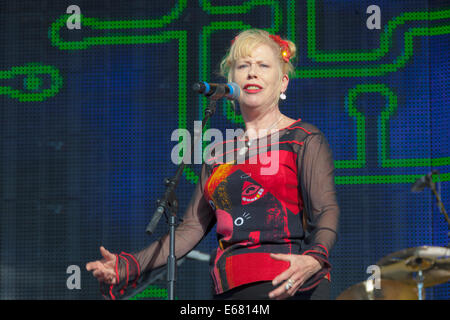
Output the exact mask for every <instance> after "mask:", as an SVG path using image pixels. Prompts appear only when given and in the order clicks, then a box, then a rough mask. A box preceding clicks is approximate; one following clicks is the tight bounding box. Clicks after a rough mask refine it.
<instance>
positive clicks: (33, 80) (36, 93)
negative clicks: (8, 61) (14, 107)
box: [0, 63, 63, 102]
mask: <svg viewBox="0 0 450 320" xmlns="http://www.w3.org/2000/svg"><path fill="white" fill-rule="evenodd" d="M23 76H24V77H25V78H24V80H23V86H24V89H25V90H19V89H14V88H12V87H10V86H0V94H3V95H7V96H9V97H10V98H12V99H17V100H18V101H19V102H38V101H44V100H45V99H47V98H49V97H53V96H54V95H56V94H57V93H58V92H59V91H60V90H61V88H62V85H63V78H62V76H61V75H60V73H59V70H58V69H57V68H55V67H53V66H46V65H42V64H40V63H29V64H26V65H24V66H16V67H11V69H10V70H7V71H0V79H3V80H7V79H14V78H17V77H23ZM39 76H49V77H50V81H51V84H50V87H49V88H47V89H43V90H42V91H40V89H41V87H42V80H41V78H40V77H39ZM29 91H31V92H29Z"/></svg>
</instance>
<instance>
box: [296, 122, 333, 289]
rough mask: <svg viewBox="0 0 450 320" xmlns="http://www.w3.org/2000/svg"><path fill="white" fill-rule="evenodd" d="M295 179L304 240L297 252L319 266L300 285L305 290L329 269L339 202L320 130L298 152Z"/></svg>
mask: <svg viewBox="0 0 450 320" xmlns="http://www.w3.org/2000/svg"><path fill="white" fill-rule="evenodd" d="M299 157H300V158H299V161H298V166H299V168H298V169H299V170H298V172H299V181H300V188H301V194H302V199H303V224H304V229H305V240H304V242H303V247H302V251H301V254H306V255H310V256H312V257H314V258H315V259H316V260H318V261H319V262H320V264H321V266H322V269H321V270H319V271H318V272H317V273H316V274H314V275H313V276H312V277H311V278H310V279H308V280H307V281H306V282H305V283H304V284H303V286H302V288H301V289H300V290H301V291H302V290H303V291H304V290H309V289H311V288H312V287H314V286H315V285H316V284H318V283H319V281H320V280H322V278H323V277H324V276H325V275H326V274H328V273H329V271H330V270H331V264H330V262H329V260H328V257H329V252H330V250H331V249H332V248H333V246H334V244H335V242H336V240H337V232H338V221H339V215H340V210H339V205H338V203H337V198H336V191H335V184H334V162H333V156H332V152H331V149H330V147H329V144H328V141H327V139H326V138H325V136H324V135H323V134H322V133H321V132H320V131H318V130H317V131H312V132H311V134H310V135H309V136H308V137H306V139H305V140H304V145H303V148H301V151H300V154H299Z"/></svg>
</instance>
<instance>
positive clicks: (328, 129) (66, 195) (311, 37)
mask: <svg viewBox="0 0 450 320" xmlns="http://www.w3.org/2000/svg"><path fill="white" fill-rule="evenodd" d="M73 4H75V5H77V6H78V7H79V8H80V9H81V14H82V23H81V29H80V30H76V29H75V30H70V29H68V27H67V25H66V22H67V19H68V15H67V14H66V10H67V8H68V7H69V5H73ZM370 5H377V6H378V7H379V9H380V17H381V26H380V29H369V28H368V27H367V25H366V21H367V20H368V19H369V18H370V16H371V15H372V14H371V13H366V10H367V8H368V7H369V6H370ZM249 27H256V28H264V29H266V30H268V31H270V32H271V33H275V34H280V35H282V36H283V37H287V38H289V39H291V40H293V41H294V42H295V43H296V44H297V46H298V53H299V57H298V61H297V64H296V75H295V76H294V77H292V78H291V81H290V85H289V88H288V91H287V100H286V101H284V102H282V104H281V106H280V107H281V110H282V112H284V113H286V114H287V115H288V116H290V117H293V118H296V119H298V118H302V119H303V120H304V121H307V122H310V123H313V124H315V125H316V126H318V127H319V128H320V129H321V130H322V131H323V132H324V133H325V135H326V136H327V138H328V140H329V142H330V144H331V147H332V150H333V155H334V159H335V164H336V185H337V192H338V200H339V203H340V207H341V212H342V213H341V220H340V233H339V239H338V242H337V244H336V246H335V248H334V249H333V251H332V253H331V262H332V264H333V271H332V283H333V287H332V296H333V298H335V297H336V296H337V295H338V294H340V293H341V292H342V291H343V290H345V289H346V288H348V287H350V286H352V285H354V284H356V283H358V282H361V281H364V280H366V279H367V278H368V277H369V275H370V274H367V273H366V269H367V267H368V266H370V265H374V264H376V262H377V261H378V260H379V259H381V258H382V257H384V256H386V255H388V254H390V253H392V252H395V251H398V250H402V249H405V248H410V247H415V246H422V245H433V246H446V245H447V244H448V237H447V225H446V223H445V220H444V217H443V216H442V215H440V214H439V212H438V209H437V207H436V205H435V200H434V198H433V197H432V195H431V193H430V191H429V189H426V190H424V191H423V192H422V193H412V192H411V191H410V188H411V185H412V183H414V181H416V179H418V178H419V177H420V176H422V175H424V174H427V173H428V172H430V171H431V170H432V169H435V170H439V171H440V173H441V176H440V180H441V188H442V198H443V201H444V205H445V206H446V208H449V207H450V202H449V196H450V191H449V187H450V185H449V180H450V151H449V146H450V140H449V123H450V113H449V103H450V98H449V92H450V88H449V83H450V72H449V71H450V41H449V40H450V2H449V1H423V0H414V1H413V0H396V1H392V0H389V1H388V0H377V1H360V0H358V1H331V0H327V1H325V0H308V1H294V0H285V1H275V0H265V1H254V0H248V1H233V0H228V1H214V0H199V1H186V0H178V1H177V0H169V1H144V0H141V1H137V0H131V1H112V0H110V1H107V0H104V1H101V0H95V1H92V0H90V1H82V0H76V1H34V0H33V1H24V0H23V1H2V2H1V3H0V28H1V32H0V44H1V49H0V124H1V125H0V154H1V156H0V177H1V180H0V181H1V183H0V195H1V200H0V201H1V206H0V208H1V236H0V241H1V243H0V245H1V252H0V257H1V261H0V270H1V278H0V298H1V299H101V295H100V293H99V290H98V284H97V281H96V280H95V279H94V278H93V277H92V276H91V275H90V274H89V273H88V272H87V271H85V264H86V262H88V261H91V260H94V259H97V258H99V246H100V245H103V246H105V247H106V248H108V249H109V250H110V251H112V252H120V251H131V252H132V251H135V250H138V249H140V248H143V247H144V246H146V245H148V244H149V243H151V242H152V241H154V240H155V239H157V238H158V237H159V236H161V235H162V234H164V233H165V232H166V230H167V225H166V224H165V220H164V219H162V220H161V222H160V224H159V226H158V229H157V232H156V234H155V235H153V236H151V237H149V236H147V235H146V234H145V232H144V231H145V227H146V225H147V223H148V222H149V220H150V219H151V218H152V215H153V212H154V209H155V200H156V199H157V198H158V197H160V196H161V195H162V193H163V191H164V186H163V184H162V181H163V178H165V177H167V176H171V175H172V174H173V173H174V171H175V169H176V166H175V165H174V164H173V163H172V162H171V158H170V155H171V150H172V148H173V147H174V146H175V145H176V143H177V142H174V141H171V135H172V132H173V131H174V130H175V129H177V128H187V129H189V130H192V129H193V121H194V120H199V119H201V118H202V110H203V108H204V107H205V105H206V100H205V99H203V98H202V99H200V98H199V97H198V96H197V95H196V94H195V93H194V92H192V90H191V89H190V87H191V86H192V84H193V83H194V82H196V81H198V80H205V81H212V82H217V81H221V82H223V81H224V80H223V79H220V78H219V77H218V76H217V72H218V64H219V61H220V60H221V58H222V57H223V56H224V54H225V52H226V49H227V48H228V46H229V45H230V40H231V39H233V38H234V36H235V35H236V33H237V32H239V31H240V30H243V29H246V28H249ZM240 126H242V121H241V119H240V118H239V117H236V116H235V115H234V113H233V112H232V110H231V109H230V106H229V105H227V104H222V103H221V104H220V105H219V107H218V109H217V113H216V114H215V116H214V118H213V120H212V122H211V123H210V126H209V127H211V128H219V129H222V130H224V129H226V128H238V127H240ZM191 132H192V131H191ZM199 169H200V165H195V166H192V167H190V168H188V169H186V171H185V174H184V176H183V178H182V181H181V183H180V185H179V188H178V189H177V196H178V199H179V201H180V214H182V211H183V209H184V208H185V207H186V205H187V203H188V201H189V199H190V196H191V193H192V191H193V188H194V183H195V182H196V180H197V173H198V172H199ZM216 246H217V242H216V236H215V229H214V230H212V232H211V233H210V234H209V235H208V237H207V238H205V239H204V240H203V241H202V242H201V243H200V244H199V245H198V247H197V248H196V250H199V251H201V252H204V253H206V254H209V253H211V251H212V250H213V249H215V247H216ZM72 265H74V266H78V267H79V268H80V270H81V274H80V275H81V282H80V284H81V288H80V289H72V290H70V289H68V288H67V279H68V278H69V277H70V275H71V274H68V273H67V272H66V271H67V268H68V267H69V266H72ZM178 271H179V274H178V276H179V278H178V282H177V293H176V296H177V298H178V299H210V298H211V282H210V278H209V271H208V263H207V262H200V261H195V260H191V259H187V260H186V261H184V262H183V263H182V264H181V266H180V267H179V269H178ZM165 288H166V284H165V281H164V279H163V280H158V281H156V282H153V283H152V284H150V285H148V286H147V289H146V290H145V291H142V290H139V292H138V291H136V292H135V293H133V294H131V296H132V298H133V299H162V298H164V297H165V296H166V294H167V293H166V289H165ZM449 288H450V286H449V284H448V283H447V284H443V285H439V286H436V287H433V288H428V289H427V290H426V294H427V299H448V298H449V297H450V293H449V292H450V290H449ZM140 289H144V288H140Z"/></svg>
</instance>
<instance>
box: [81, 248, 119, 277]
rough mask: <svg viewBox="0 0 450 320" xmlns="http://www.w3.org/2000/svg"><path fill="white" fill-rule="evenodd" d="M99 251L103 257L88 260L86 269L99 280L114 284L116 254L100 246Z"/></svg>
mask: <svg viewBox="0 0 450 320" xmlns="http://www.w3.org/2000/svg"><path fill="white" fill-rule="evenodd" d="M100 253H101V255H102V256H103V259H101V260H97V261H92V262H88V263H87V264H86V270H87V271H92V274H93V276H94V277H96V278H97V279H98V281H99V282H104V283H107V284H116V282H117V280H116V279H117V274H116V260H117V258H116V255H115V254H113V253H111V252H109V251H108V250H106V249H105V248H104V247H100Z"/></svg>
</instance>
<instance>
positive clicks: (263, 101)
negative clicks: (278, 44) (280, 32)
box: [232, 44, 289, 108]
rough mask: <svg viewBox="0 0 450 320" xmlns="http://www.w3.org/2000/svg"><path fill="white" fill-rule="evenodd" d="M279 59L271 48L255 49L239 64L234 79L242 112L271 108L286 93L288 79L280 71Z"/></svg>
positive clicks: (239, 60) (233, 74)
mask: <svg viewBox="0 0 450 320" xmlns="http://www.w3.org/2000/svg"><path fill="white" fill-rule="evenodd" d="M281 63H282V62H281V60H280V58H279V55H277V53H275V52H274V50H273V49H272V48H271V47H269V46H268V45H265V44H262V45H260V46H258V47H256V48H255V49H254V50H253V51H252V53H251V55H250V56H247V57H241V58H239V59H237V60H236V62H235V64H234V66H233V70H232V79H233V82H235V83H237V84H238V85H239V86H240V87H241V95H240V97H239V104H240V105H241V108H271V107H273V106H275V105H277V104H278V100H279V98H280V93H281V92H284V91H286V88H287V85H288V83H289V77H288V76H287V75H283V74H282V71H281Z"/></svg>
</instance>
